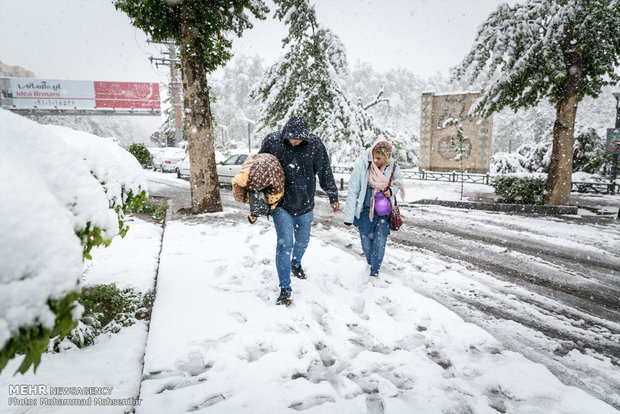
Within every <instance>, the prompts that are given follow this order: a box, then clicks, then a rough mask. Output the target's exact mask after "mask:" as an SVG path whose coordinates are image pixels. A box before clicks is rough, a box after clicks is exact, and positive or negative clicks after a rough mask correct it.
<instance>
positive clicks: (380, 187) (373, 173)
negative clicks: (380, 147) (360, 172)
mask: <svg viewBox="0 0 620 414" xmlns="http://www.w3.org/2000/svg"><path fill="white" fill-rule="evenodd" d="M382 141H385V142H387V143H388V144H389V142H388V140H387V139H385V138H377V140H376V141H375V142H374V144H372V147H370V159H371V160H372V162H371V163H370V173H369V174H368V185H370V186H371V187H372V188H373V189H374V191H373V192H372V194H373V196H374V195H375V193H376V192H377V191H385V190H386V187H387V185H388V183H389V181H390V180H388V178H387V177H386V176H385V175H384V174H383V173H384V172H385V169H386V167H387V164H383V165H382V166H381V167H378V166H377V164H375V157H374V156H373V155H372V150H373V149H374V148H375V147H376V146H377V144H378V143H380V142H382ZM390 147H391V145H390Z"/></svg>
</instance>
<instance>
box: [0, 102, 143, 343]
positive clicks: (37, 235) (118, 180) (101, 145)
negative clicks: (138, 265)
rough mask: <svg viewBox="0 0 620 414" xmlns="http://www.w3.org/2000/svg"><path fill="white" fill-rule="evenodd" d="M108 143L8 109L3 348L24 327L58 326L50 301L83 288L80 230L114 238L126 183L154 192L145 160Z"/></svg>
mask: <svg viewBox="0 0 620 414" xmlns="http://www.w3.org/2000/svg"><path fill="white" fill-rule="evenodd" d="M80 139H81V140H82V141H79V140H80ZM98 140H99V141H98ZM107 141H108V140H105V139H102V138H98V137H95V136H92V135H90V134H88V133H84V132H78V131H72V130H70V129H67V128H63V127H49V126H43V125H40V124H38V123H36V122H34V121H31V120H29V119H27V118H24V117H21V116H19V115H16V114H14V113H11V112H9V111H5V110H2V109H0V165H2V166H3V173H2V176H1V177H0V189H1V193H2V198H3V202H2V203H0V217H2V220H0V234H2V237H1V238H0V259H1V260H0V286H1V289H0V347H2V346H4V344H5V342H6V341H7V340H8V339H9V338H10V335H11V332H14V331H16V330H17V329H18V328H19V327H20V326H25V325H33V324H36V323H37V322H38V323H41V324H42V325H43V326H44V327H46V328H52V327H53V324H54V315H53V313H52V312H51V311H50V310H49V308H48V306H47V304H46V301H47V299H48V298H54V299H59V298H62V297H64V296H65V295H66V294H68V293H69V292H70V291H73V290H75V289H76V286H77V283H78V280H79V278H80V276H81V274H82V246H81V244H80V240H79V238H78V237H77V236H76V234H75V232H76V231H77V230H81V229H84V228H85V227H86V225H87V223H91V226H92V227H99V228H100V229H101V230H102V232H101V233H102V237H103V238H104V239H105V240H108V239H112V238H113V237H114V236H115V235H116V234H118V232H119V228H118V216H117V214H116V213H115V211H114V210H112V209H111V208H110V200H112V199H113V198H114V197H118V196H119V195H120V189H121V188H122V187H123V186H124V187H125V188H126V189H131V190H133V191H134V192H135V191H137V192H139V191H138V190H140V189H146V181H145V178H144V174H143V172H142V169H141V168H140V166H139V165H138V163H137V161H136V160H135V159H133V160H132V159H131V158H133V157H132V156H131V154H129V153H127V156H126V155H125V152H126V151H125V150H123V149H122V148H120V147H118V145H116V144H113V143H111V141H110V142H107ZM129 157H131V158H129ZM134 164H135V165H134ZM136 165H137V168H136ZM91 170H92V171H93V172H95V173H96V174H97V176H98V177H100V178H104V177H105V179H106V186H107V190H108V197H112V198H111V199H110V200H108V197H106V192H105V190H104V188H103V187H102V185H101V184H100V183H99V181H100V180H101V179H98V178H95V177H94V176H93V174H91Z"/></svg>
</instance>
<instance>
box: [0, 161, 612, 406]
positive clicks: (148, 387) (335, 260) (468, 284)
mask: <svg viewBox="0 0 620 414" xmlns="http://www.w3.org/2000/svg"><path fill="white" fill-rule="evenodd" d="M147 177H148V178H149V180H150V181H151V182H152V181H153V180H158V182H160V183H171V184H173V185H174V186H175V187H176V188H179V189H182V190H186V189H187V188H188V183H187V182H186V181H180V180H176V179H175V178H173V176H172V175H171V174H159V173H148V174H147ZM157 185H158V186H162V187H164V186H165V185H164V184H157ZM154 187H155V186H153V185H150V186H149V190H150V191H151V192H153V191H154V189H155V188H154ZM457 188H458V186H455V185H454V184H449V183H435V182H419V181H413V182H408V183H407V190H408V196H407V198H408V200H413V199H418V197H417V196H416V195H418V196H419V199H422V198H431V199H433V198H439V199H458V197H459V195H458V190H457ZM477 188H483V186H477V187H475V188H474V187H472V188H470V189H469V190H468V191H469V193H470V194H472V193H473V192H475V191H474V190H475V189H477ZM225 197H227V196H226V195H225ZM323 204H326V203H323V202H322V201H319V203H318V205H317V210H320V211H318V212H317V214H318V216H319V217H321V216H323V215H327V214H330V213H327V212H326V211H327V205H325V206H323ZM323 207H325V208H323ZM430 209H431V208H430V207H423V208H421V209H420V210H416V211H415V212H414V213H420V212H422V211H424V217H426V218H427V220H428V221H429V222H433V223H435V222H438V221H441V220H445V223H444V224H445V225H447V226H450V225H455V224H459V223H460V226H461V228H463V229H467V228H468V227H467V226H470V225H472V224H471V222H470V218H471V216H472V215H474V214H475V215H476V216H477V217H482V220H481V222H483V223H484V226H486V227H490V228H491V229H490V230H489V231H491V232H493V229H494V228H496V229H497V231H498V232H499V233H498V237H505V238H507V239H510V238H515V237H520V236H523V234H524V233H525V232H536V231H538V232H539V235H540V237H541V238H542V239H543V241H544V242H546V243H549V244H552V245H553V244H556V245H560V244H563V243H564V244H565V243H573V242H571V241H570V240H571V237H573V236H574V234H575V232H579V234H580V237H582V239H583V242H582V244H583V245H585V246H589V247H588V248H589V249H590V251H591V253H592V254H593V255H594V254H600V253H601V250H602V249H601V246H603V245H605V244H608V245H616V246H617V245H618V243H619V242H620V238H619V237H618V232H617V226H616V227H613V228H612V230H611V231H609V230H605V229H604V227H579V225H577V224H574V225H571V224H570V223H566V222H565V221H562V220H555V219H546V218H542V217H538V218H529V217H522V216H512V215H504V214H491V213H484V212H482V213H481V212H476V213H470V212H464V211H460V210H450V209H441V214H440V215H439V214H436V215H434V216H433V215H432V214H431V210H430ZM246 213H247V209H246V208H245V207H244V206H240V205H237V206H233V207H230V206H228V207H227V208H226V210H225V212H223V213H217V214H206V215H201V216H197V217H190V218H181V219H177V220H174V221H169V222H168V224H167V226H166V229H165V231H164V234H163V248H162V251H161V256H160V264H159V275H158V281H157V296H156V300H155V305H154V308H153V314H152V320H151V324H150V327H149V329H148V332H147V326H146V324H144V323H137V324H136V325H133V326H132V327H129V328H124V329H122V330H121V332H120V333H119V334H117V335H112V336H110V335H106V336H103V337H100V338H99V340H98V341H97V343H96V344H95V345H94V346H92V347H88V348H84V349H82V350H71V351H66V352H63V353H60V354H46V355H44V357H43V361H42V364H41V366H40V367H39V369H38V370H37V373H36V375H35V374H33V373H32V371H30V372H28V373H27V374H26V375H25V376H21V375H19V374H18V375H17V376H15V377H14V376H13V375H12V373H13V372H14V371H15V369H16V367H17V366H18V364H19V362H20V361H19V360H16V361H11V362H10V364H9V366H8V367H7V368H6V369H5V370H4V371H3V373H2V374H1V375H0V390H2V395H3V397H2V398H1V399H0V412H3V413H4V412H7V413H26V412H28V413H38V412H63V413H64V412H75V413H78V412H110V413H112V412H114V413H123V412H125V410H127V408H128V407H127V405H121V406H105V407H94V406H89V407H88V410H85V409H84V407H62V408H59V407H48V408H43V407H36V408H27V407H15V406H10V407H9V406H8V397H7V396H6V395H7V392H6V391H8V387H9V385H10V384H44V385H46V386H48V387H55V386H80V387H84V386H92V387H112V394H111V395H110V396H109V397H110V398H118V399H123V398H125V399H126V398H132V397H133V398H138V397H139V398H140V400H141V402H140V404H139V405H137V406H136V412H138V413H149V414H150V413H159V412H161V413H177V412H187V411H192V412H194V411H196V412H209V413H284V412H291V413H292V412H297V411H304V412H308V413H334V412H342V413H363V412H367V413H412V412H419V413H466V412H471V413H497V412H506V413H528V414H529V413H562V414H564V413H583V414H586V413H588V414H589V413H616V412H618V411H617V410H616V409H614V408H613V407H611V406H609V405H607V404H605V403H604V402H602V401H601V400H598V399H596V398H595V397H593V396H591V395H590V394H587V393H585V392H584V391H582V390H581V389H578V388H576V387H571V386H567V385H564V384H562V382H560V380H558V378H556V377H555V376H554V375H553V374H552V373H551V372H550V371H549V370H548V369H547V368H546V367H545V366H543V365H542V364H538V363H535V362H532V360H531V359H528V358H526V357H524V356H523V355H522V354H520V353H518V352H514V351H513V350H510V349H509V347H508V346H506V344H507V343H509V342H510V341H511V338H507V337H506V336H501V337H499V338H495V337H493V336H492V335H491V334H490V333H489V332H495V331H496V330H497V327H493V326H492V325H493V321H489V324H490V325H489V328H493V329H489V330H488V331H485V330H484V329H482V328H480V327H479V326H476V325H475V324H472V323H468V322H466V321H464V320H463V319H462V318H461V317H459V316H458V315H457V314H456V313H454V312H453V311H452V310H450V309H449V308H448V307H447V306H444V305H442V304H440V303H439V302H438V301H435V300H433V299H432V295H430V294H429V291H432V290H436V291H442V292H443V291H447V290H449V289H452V290H459V291H462V293H461V294H462V295H463V297H468V295H470V293H471V292H472V291H475V292H474V293H471V294H472V295H473V294H476V295H479V296H481V297H488V298H489V300H490V301H491V302H492V301H494V300H496V301H498V303H500V301H502V300H505V297H502V296H500V295H499V294H498V293H497V292H495V291H493V289H487V288H485V286H486V285H485V284H484V283H483V281H482V279H483V278H484V277H485V275H483V274H481V273H479V272H477V271H472V270H470V269H468V268H467V267H466V266H463V265H462V264H459V263H454V261H450V260H447V259H446V258H443V257H441V256H440V255H436V254H429V253H428V252H426V251H418V250H413V251H412V250H407V249H402V248H399V247H397V246H396V245H395V244H393V243H391V242H390V245H389V246H388V250H387V256H386V261H385V264H384V267H383V269H382V277H381V281H382V282H381V283H379V284H376V285H373V284H369V283H368V278H367V276H366V269H365V264H364V260H363V258H362V257H361V256H360V254H359V253H360V249H359V246H358V241H357V236H356V234H355V232H354V231H353V230H346V229H344V228H342V227H341V228H334V227H332V228H330V227H329V226H328V225H325V224H323V223H322V222H320V221H319V220H317V222H316V223H315V226H314V228H313V236H312V239H311V242H310V246H309V249H308V251H307V253H306V256H305V257H304V267H305V268H306V271H307V274H308V276H309V279H308V280H305V281H300V280H297V279H294V280H293V289H294V293H293V300H294V304H293V305H292V306H291V307H289V308H284V307H279V306H275V305H274V302H275V298H276V296H277V293H278V289H277V276H276V272H275V265H274V255H275V231H274V229H273V225H272V224H271V222H268V221H266V220H264V219H260V220H259V221H258V222H257V223H256V224H255V225H249V224H248V223H247V221H246V220H245V217H244V216H245V214H246ZM405 214H412V213H407V212H406V213H405ZM337 220H338V217H337ZM405 220H406V221H408V222H409V225H410V226H411V225H412V223H413V222H414V218H413V217H412V216H410V217H407V216H405ZM500 222H507V223H508V224H507V226H508V227H509V228H511V229H512V231H506V230H505V229H503V228H502V227H500V225H499V223H500ZM130 226H131V229H130V231H129V232H128V234H127V237H126V238H125V239H120V238H117V239H115V240H114V241H113V243H112V244H111V245H110V247H108V248H106V249H96V251H94V253H93V261H92V263H90V264H88V265H87V268H86V272H85V280H84V283H85V284H96V283H110V282H116V283H117V284H119V286H121V287H135V288H136V289H138V290H140V291H145V290H148V289H151V288H152V283H153V278H154V272H155V268H156V262H157V254H158V252H159V248H160V240H161V235H162V230H161V228H160V227H158V226H156V225H154V224H150V223H146V222H143V221H140V220H133V221H132V222H131V223H130ZM543 229H545V230H544V231H543ZM597 230H598V231H602V233H598V234H597V233H596V232H597ZM471 231H475V228H472V229H471ZM399 233H400V232H399ZM403 234H404V233H403ZM504 285H505V286H507V288H506V289H505V293H504V294H505V295H508V292H510V294H512V295H513V296H512V299H511V300H512V301H513V302H514V303H515V309H517V308H518V309H520V311H523V312H526V311H527V308H526V307H522V308H519V307H518V306H517V304H518V303H520V302H519V299H520V298H521V295H525V294H526V293H525V291H522V290H521V289H520V288H518V287H516V286H510V287H508V286H509V285H510V284H506V283H504ZM509 299H510V298H509ZM541 300H542V299H541ZM502 303H503V302H502ZM529 317H532V318H533V320H535V318H536V317H538V316H537V315H529ZM502 328H503V331H502V332H503V333H504V334H506V333H507V335H510V334H514V335H517V336H520V335H526V336H527V335H532V334H533V333H532V331H528V330H525V329H523V327H521V326H517V325H516V324H515V325H514V326H504V327H502ZM568 328H570V325H569V324H568V323H567V324H566V325H558V329H568ZM530 339H531V342H532V343H533V344H534V346H539V345H541V344H544V343H545V342H544V341H545V339H544V338H530ZM553 345H554V344H549V346H553ZM558 358H560V359H562V358H564V359H572V360H574V361H575V363H576V364H581V365H582V366H586V367H587V366H590V367H591V369H592V370H594V371H596V370H599V372H604V373H605V374H606V379H607V380H608V381H617V383H618V384H620V374H618V370H617V368H616V367H615V366H614V365H612V364H611V363H610V361H609V360H604V359H602V360H601V359H597V358H596V355H595V357H591V356H588V355H582V354H579V353H578V352H577V353H574V352H573V353H571V354H569V355H565V356H558ZM143 362H144V366H143V365H142V364H143ZM594 364H598V365H597V366H594ZM142 370H143V371H142ZM12 397H20V398H23V397H25V396H12ZM56 397H57V398H67V396H56ZM72 397H75V396H72ZM103 397H104V398H105V397H108V396H107V395H106V396H103ZM615 398H618V397H615ZM612 400H613V398H612Z"/></svg>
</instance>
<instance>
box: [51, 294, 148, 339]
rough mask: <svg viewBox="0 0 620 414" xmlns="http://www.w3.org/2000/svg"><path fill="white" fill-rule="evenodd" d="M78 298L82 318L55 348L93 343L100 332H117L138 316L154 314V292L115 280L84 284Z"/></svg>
mask: <svg viewBox="0 0 620 414" xmlns="http://www.w3.org/2000/svg"><path fill="white" fill-rule="evenodd" d="M78 301H79V303H80V304H81V305H82V306H83V307H84V313H83V315H82V318H81V319H80V321H79V323H78V326H77V327H76V328H75V329H74V330H72V331H71V333H70V334H69V335H67V337H66V338H65V339H64V340H62V341H56V343H55V344H54V349H55V350H62V349H66V348H74V347H76V346H77V347H78V348H82V347H84V346H89V345H93V344H94V343H95V337H96V336H97V335H100V334H102V333H105V332H110V333H117V332H118V331H120V330H121V328H122V327H126V326H131V325H133V324H134V323H135V322H136V320H139V319H147V318H150V312H151V308H152V301H153V292H152V291H148V292H146V293H145V294H142V293H140V292H138V291H136V290H134V289H133V288H125V289H119V288H118V287H117V286H116V285H115V284H113V283H112V284H107V285H97V286H91V287H87V288H84V289H83V290H82V292H81V293H80V294H79V296H78Z"/></svg>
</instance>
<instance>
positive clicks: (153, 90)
mask: <svg viewBox="0 0 620 414" xmlns="http://www.w3.org/2000/svg"><path fill="white" fill-rule="evenodd" d="M95 107H96V108H119V109H159V107H160V105H159V84H158V83H141V82H95Z"/></svg>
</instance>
